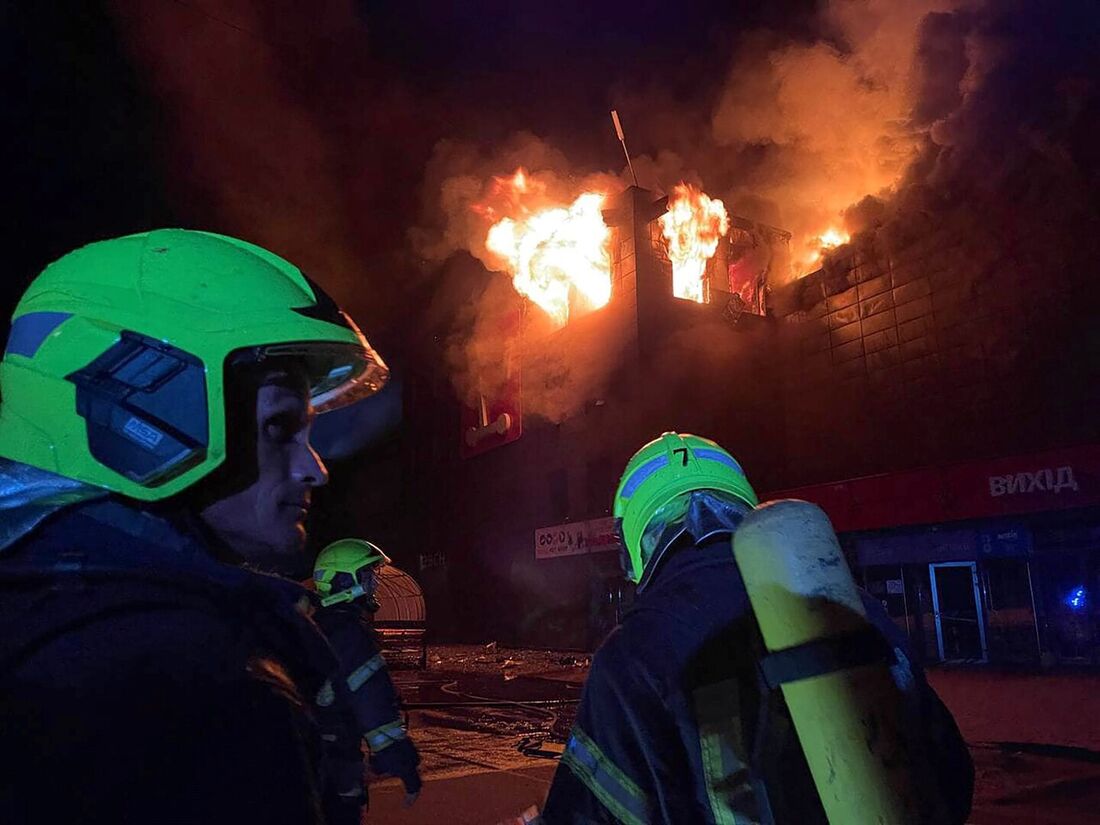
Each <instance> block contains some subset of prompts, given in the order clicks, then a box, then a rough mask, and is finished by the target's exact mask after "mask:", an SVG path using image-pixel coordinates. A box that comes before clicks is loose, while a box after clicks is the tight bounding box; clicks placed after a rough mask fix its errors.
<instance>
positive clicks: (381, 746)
mask: <svg viewBox="0 0 1100 825" xmlns="http://www.w3.org/2000/svg"><path fill="white" fill-rule="evenodd" d="M405 736H406V734H405V726H404V725H402V724H401V720H400V719H394V720H393V721H392V722H387V723H386V724H384V725H379V726H378V727H377V728H375V729H374V730H372V731H367V732H366V733H365V734H363V738H364V739H365V740H367V747H369V748H370V749H371V753H378V752H379V751H383V750H385V749H386V748H388V747H389V746H390V745H392V744H394V743H395V742H400V741H401V740H402V739H404V738H405Z"/></svg>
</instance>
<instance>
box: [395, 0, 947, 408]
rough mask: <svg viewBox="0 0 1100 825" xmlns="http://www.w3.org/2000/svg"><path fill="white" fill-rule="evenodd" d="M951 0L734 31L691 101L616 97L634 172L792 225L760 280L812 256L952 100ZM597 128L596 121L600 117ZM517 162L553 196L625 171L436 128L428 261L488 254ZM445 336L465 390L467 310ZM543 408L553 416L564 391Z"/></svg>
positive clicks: (666, 187) (910, 153)
mask: <svg viewBox="0 0 1100 825" xmlns="http://www.w3.org/2000/svg"><path fill="white" fill-rule="evenodd" d="M954 5H958V2H952V0H920V2H914V3H893V2H889V0H832V2H830V3H829V4H827V5H826V6H824V7H823V9H822V11H821V12H820V14H819V17H818V19H817V21H816V27H815V28H816V35H815V36H814V37H811V38H809V39H807V38H804V37H803V38H801V39H798V40H793V39H791V38H790V37H789V36H785V35H783V34H782V33H779V32H774V31H755V32H751V33H747V34H745V35H744V36H743V37H742V38H741V40H740V41H739V42H738V43H737V45H736V48H735V51H734V52H733V54H732V56H731V60H730V68H729V72H728V76H727V78H726V81H725V83H724V84H721V85H720V86H719V87H718V88H717V89H716V90H715V91H713V92H712V94H711V96H710V98H708V99H707V100H706V101H700V100H692V101H688V102H685V101H682V100H678V99H676V98H675V97H674V96H672V95H670V94H669V93H668V91H667V90H663V89H659V88H653V89H649V90H647V91H645V92H643V93H636V94H634V95H633V96H631V97H628V99H627V100H626V109H627V110H628V111H629V112H630V113H631V114H632V116H631V117H629V118H627V127H628V134H629V135H630V137H631V140H632V143H633V144H634V145H635V146H639V145H640V146H643V147H650V146H653V147H654V148H653V150H652V151H651V152H649V153H644V152H643V153H641V154H639V155H638V156H637V157H636V159H635V164H634V165H635V169H636V172H637V174H638V178H639V183H640V184H641V185H642V186H644V187H648V188H652V189H655V190H657V191H659V192H668V191H671V189H672V187H673V186H674V185H675V184H676V183H678V182H679V181H681V180H686V181H688V182H690V183H694V184H696V185H698V186H700V187H701V188H704V189H706V190H707V191H708V192H710V193H711V194H714V195H717V196H719V197H722V198H723V199H725V200H726V203H727V204H728V205H729V206H730V208H731V211H733V212H735V213H737V214H741V215H743V216H745V217H749V218H752V219H756V220H761V221H764V222H768V223H772V224H777V225H779V226H781V227H783V228H784V229H788V230H790V231H792V232H793V233H794V235H795V239H794V249H793V253H794V258H795V264H794V269H795V271H792V272H790V273H782V272H776V273H773V279H774V281H775V284H778V283H781V282H782V281H783V280H785V279H786V278H788V277H793V276H795V275H797V274H804V273H805V272H808V271H810V270H811V269H813V268H816V267H817V266H819V265H820V259H821V251H822V242H821V240H820V237H819V236H821V235H822V234H823V233H825V232H826V231H827V230H834V232H833V234H839V232H838V231H841V232H842V231H843V230H845V229H846V222H847V219H848V218H849V217H851V218H852V219H853V226H852V228H853V229H854V228H858V227H857V226H856V225H855V224H856V223H858V221H857V220H856V218H859V217H861V215H857V213H855V212H853V211H852V208H853V207H854V206H855V205H856V204H859V203H860V202H861V201H865V199H867V198H868V197H870V198H873V199H875V200H873V201H872V202H873V203H877V204H881V203H882V202H883V200H884V199H887V198H889V196H890V195H891V194H892V193H893V192H894V191H895V189H896V187H897V186H898V184H899V182H901V181H902V180H903V179H904V176H905V175H906V173H907V171H908V170H909V168H910V166H911V165H912V164H913V163H914V162H915V161H916V160H917V158H919V157H920V152H921V148H922V146H923V145H924V141H925V140H926V139H927V134H928V132H929V131H930V130H931V129H933V128H935V127H936V126H937V125H938V124H940V123H941V122H942V121H943V119H944V118H945V117H947V116H948V115H949V114H950V113H951V112H952V111H954V109H955V108H956V107H957V106H958V105H959V103H960V100H961V97H960V95H961V92H960V91H958V87H959V86H960V84H961V82H962V80H963V78H962V74H963V73H965V71H966V65H968V64H966V63H965V61H964V62H960V60H959V58H958V56H957V55H956V54H955V46H956V45H957V42H952V41H951V36H952V33H953V32H955V27H954V26H953V25H949V24H948V23H947V22H946V21H945V18H946V17H951V14H952V7H953V6H954ZM926 32H927V35H926ZM937 35H938V36H937ZM954 36H955V37H956V41H957V40H958V34H957V32H955V35H954ZM945 53H946V54H945ZM953 84H954V85H953ZM701 85H702V84H701ZM918 104H919V105H918ZM604 127H605V128H606V129H607V130H608V131H610V123H608V124H604ZM593 128H598V127H595V126H594V127H593ZM518 167H523V168H525V169H527V170H529V171H530V172H531V173H532V175H534V176H535V178H536V179H537V180H538V181H539V184H540V186H541V187H543V189H544V190H545V192H546V194H547V199H548V200H549V201H556V202H557V203H559V204H560V203H566V202H568V201H569V200H571V199H572V198H573V197H575V196H576V195H577V194H578V193H579V192H580V191H583V190H584V189H585V188H591V187H593V186H594V185H597V184H598V185H601V186H603V187H608V188H612V189H613V191H614V190H618V189H621V188H623V186H624V185H625V184H626V182H627V181H628V180H629V178H628V176H627V174H626V172H625V170H621V171H619V172H618V173H617V174H612V173H603V174H596V175H593V170H589V169H583V168H578V167H577V166H575V165H573V164H571V162H570V159H569V158H568V157H566V156H565V154H564V153H563V152H561V151H560V150H558V149H557V148H556V147H554V146H552V145H550V144H548V143H547V142H546V141H544V140H541V139H539V138H537V137H535V136H533V135H531V134H526V133H520V134H516V135H514V136H513V137H512V138H510V139H509V140H508V141H507V142H506V143H505V145H503V146H495V147H474V146H471V145H468V144H464V143H459V142H456V141H451V140H447V141H443V142H441V143H439V144H438V145H437V147H436V150H435V152H434V154H433V157H432V160H431V162H430V164H429V165H428V169H427V172H426V175H425V185H424V188H423V192H424V202H423V204H422V220H421V225H420V226H419V227H418V228H416V229H414V230H413V231H412V232H411V233H410V238H411V240H412V242H413V245H414V247H415V249H416V251H417V254H418V255H419V257H420V258H421V260H422V261H424V262H425V263H427V264H428V265H429V266H431V265H433V264H437V263H438V262H439V261H441V260H444V259H446V258H447V257H448V256H449V255H452V254H454V253H455V252H457V251H459V250H464V251H467V252H469V253H470V254H472V255H473V256H474V257H475V258H477V259H478V260H480V261H482V263H484V264H485V266H486V267H488V268H489V269H499V268H501V266H500V265H501V261H500V260H499V259H497V258H495V257H494V256H493V254H492V253H490V252H488V251H487V250H486V248H485V236H486V231H487V229H488V227H489V225H490V224H491V222H492V218H493V217H494V216H496V215H499V214H500V212H496V213H494V211H493V210H492V209H491V208H490V209H489V210H488V211H486V209H485V208H484V206H485V205H486V204H492V203H493V199H494V197H495V196H496V195H497V194H498V193H497V189H499V180H500V178H501V177H502V176H507V175H510V174H511V173H512V172H513V171H514V170H515V169H516V168H518ZM494 187H496V189H495V188H494ZM843 235H844V236H845V237H846V235H847V233H846V232H843ZM834 242H835V241H834ZM775 284H773V285H775ZM494 294H495V293H494ZM486 311H492V310H490V309H488V308H487V309H486ZM475 315H476V312H475ZM487 334H490V335H491V334H492V333H491V332H489V333H487ZM454 336H455V338H454V339H453V340H457V341H461V342H462V344H461V346H459V347H458V348H457V349H454V348H452V355H454V354H455V353H458V357H456V358H455V359H454V362H455V366H456V371H455V373H454V374H455V375H456V378H457V383H458V385H459V389H460V391H461V392H464V393H465V392H468V390H469V379H470V377H471V376H473V375H476V374H477V373H478V369H479V368H478V366H477V365H478V364H479V363H480V362H481V361H483V360H484V359H482V358H481V357H480V356H481V355H482V354H484V353H485V352H487V351H491V350H492V349H493V347H492V346H491V344H490V343H489V342H485V341H482V340H480V337H479V334H478V326H477V323H476V321H475V322H473V325H471V324H470V323H465V324H463V325H460V327H459V329H458V330H457V331H455V332H454ZM491 362H492V359H488V363H491ZM488 363H487V364H486V366H488ZM610 366H611V364H610V363H609V364H607V367H606V369H604V372H606V370H607V369H610ZM569 386H570V381H566V382H565V387H566V388H568V387H569ZM567 394H568V393H567V392H563V393H562V394H561V395H562V396H564V395H567ZM553 406H554V408H555V414H557V413H559V412H560V410H561V409H563V408H568V407H569V406H571V405H569V404H565V405H562V404H560V403H559V404H555V405H553ZM536 411H538V410H536Z"/></svg>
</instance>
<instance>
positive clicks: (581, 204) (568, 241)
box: [474, 169, 611, 326]
mask: <svg viewBox="0 0 1100 825" xmlns="http://www.w3.org/2000/svg"><path fill="white" fill-rule="evenodd" d="M497 184H498V186H499V187H501V188H503V190H504V194H506V195H507V196H508V197H506V198H505V202H506V206H505V207H504V211H506V212H508V213H509V214H506V215H505V216H504V217H501V218H500V219H499V220H496V222H495V223H493V225H492V226H490V227H489V231H488V233H487V234H486V236H485V247H486V248H487V249H488V250H489V252H490V253H492V254H493V255H494V256H495V257H496V258H497V259H498V260H499V265H500V267H501V268H502V269H504V270H506V271H507V272H508V273H509V274H510V275H511V276H512V283H513V285H514V286H515V288H516V291H517V292H519V293H520V294H521V295H524V296H526V297H528V298H530V299H531V300H532V301H534V302H535V303H536V304H538V305H539V306H540V307H541V308H542V309H543V310H545V311H546V314H547V315H549V316H550V318H551V319H552V320H553V321H554V323H555V324H557V325H558V326H562V325H564V324H565V323H566V322H568V320H569V311H570V306H571V305H572V306H584V307H586V308H590V309H597V308H599V307H602V306H604V305H605V304H606V303H607V302H608V301H609V300H610V299H611V253H610V239H611V230H610V229H609V228H608V226H607V224H606V223H604V219H603V214H602V212H601V209H602V207H603V203H604V200H605V198H606V195H605V194H604V193H602V192H584V193H582V194H580V195H579V196H578V197H577V198H576V199H575V200H573V202H572V203H567V204H556V205H550V204H546V203H544V201H545V199H546V198H545V188H544V187H541V186H539V184H538V183H537V181H534V180H532V178H531V177H530V175H529V174H528V173H527V172H526V170H524V169H517V170H516V172H515V174H513V175H512V176H511V177H510V178H502V179H497ZM532 202H533V203H536V204H538V205H537V206H532V205H531V204H532ZM474 209H475V211H477V210H480V211H481V212H482V214H486V215H487V216H488V217H490V218H495V217H496V215H497V214H499V212H500V209H501V207H499V206H498V207H496V208H494V209H489V208H485V207H478V206H476V205H475V207H474Z"/></svg>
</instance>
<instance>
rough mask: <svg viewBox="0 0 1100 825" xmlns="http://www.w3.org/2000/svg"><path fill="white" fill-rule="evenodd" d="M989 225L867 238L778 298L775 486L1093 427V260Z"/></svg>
mask: <svg viewBox="0 0 1100 825" xmlns="http://www.w3.org/2000/svg"><path fill="white" fill-rule="evenodd" d="M989 234H990V233H989V227H982V226H981V219H980V217H978V216H974V217H972V218H971V219H970V220H969V222H968V223H965V224H960V223H959V222H958V221H950V222H949V221H942V222H940V223H939V225H937V224H936V223H928V224H926V225H925V226H922V227H919V228H912V227H910V229H909V231H908V232H906V233H905V234H904V235H901V236H899V234H898V233H897V232H896V231H894V232H892V231H891V230H890V229H889V228H885V229H880V230H877V231H871V232H867V233H864V234H863V235H861V236H860V237H859V238H858V239H857V240H856V241H855V242H853V243H852V244H850V245H849V246H848V247H847V248H846V249H844V250H841V251H840V252H839V254H836V255H834V256H833V257H832V258H831V259H830V260H829V261H828V265H827V266H826V267H825V268H824V269H822V270H820V271H819V272H817V273H814V274H813V275H810V276H808V277H807V278H805V279H802V280H801V281H798V282H796V283H795V284H794V285H792V286H790V287H788V288H787V289H785V290H783V291H781V292H780V293H779V294H777V295H776V296H775V297H776V302H775V303H776V314H777V317H779V318H780V320H781V321H782V324H781V326H780V336H779V338H780V341H781V345H780V346H779V348H778V349H777V369H776V371H775V380H776V382H777V384H778V385H779V386H780V388H781V392H782V397H783V404H782V409H783V414H784V424H783V440H784V443H785V452H786V460H785V466H783V468H782V470H781V475H782V476H783V486H786V487H791V486H797V485H801V484H809V483H819V482H823V481H829V480H835V479H843V478H852V477H855V476H860V475H867V474H872V473H878V472H886V471H892V470H899V469H906V468H910V467H917V466H925V465H935V464H939V463H944V462H950V461H958V460H964V459H967V458H981V457H993V456H1001V455H1010V454H1015V453H1021V452H1029V451H1035V450H1039V449H1045V448H1049V447H1056V446H1065V445H1069V444H1075V443H1082V442H1086V441H1089V440H1093V439H1095V438H1096V437H1097V425H1096V419H1095V416H1094V414H1093V410H1094V409H1095V389H1094V388H1095V378H1096V362H1095V360H1094V359H1093V357H1092V356H1091V355H1090V352H1091V351H1092V350H1094V349H1095V334H1089V333H1088V331H1087V325H1086V326H1082V324H1081V318H1082V313H1088V312H1089V309H1088V304H1084V303H1082V298H1083V297H1084V295H1085V293H1084V292H1083V291H1082V288H1081V287H1082V275H1083V272H1086V271H1088V270H1082V269H1081V268H1080V267H1083V266H1088V267H1089V268H1090V269H1091V268H1092V267H1093V266H1094V265H1095V261H1094V260H1093V261H1091V265H1090V260H1089V258H1088V257H1087V256H1085V257H1084V258H1083V259H1082V260H1080V262H1079V265H1078V267H1066V266H1065V264H1064V262H1062V261H1059V260H1058V259H1056V258H1053V257H1048V258H1045V259H1044V257H1043V256H1041V255H1040V256H1035V255H1032V256H1030V257H1029V256H1028V254H1027V242H1026V238H1025V239H1024V240H1023V243H1022V244H1021V245H1020V246H1017V247H1016V248H1014V247H1013V245H1012V244H1009V243H1001V242H996V243H995V242H992V239H990V238H989V237H988V236H989ZM983 240H984V241H985V242H983ZM1089 303H1091V299H1089Z"/></svg>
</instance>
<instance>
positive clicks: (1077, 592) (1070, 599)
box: [1065, 587, 1089, 610]
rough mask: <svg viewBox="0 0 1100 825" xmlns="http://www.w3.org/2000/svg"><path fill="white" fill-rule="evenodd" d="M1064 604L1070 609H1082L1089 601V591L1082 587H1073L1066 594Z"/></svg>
mask: <svg viewBox="0 0 1100 825" xmlns="http://www.w3.org/2000/svg"><path fill="white" fill-rule="evenodd" d="M1065 601H1066V604H1067V605H1069V608H1070V610H1084V609H1085V608H1086V607H1088V603H1089V591H1087V590H1086V589H1085V588H1083V587H1075V588H1074V589H1073V590H1071V591H1070V592H1069V595H1068V596H1066V599H1065Z"/></svg>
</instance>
